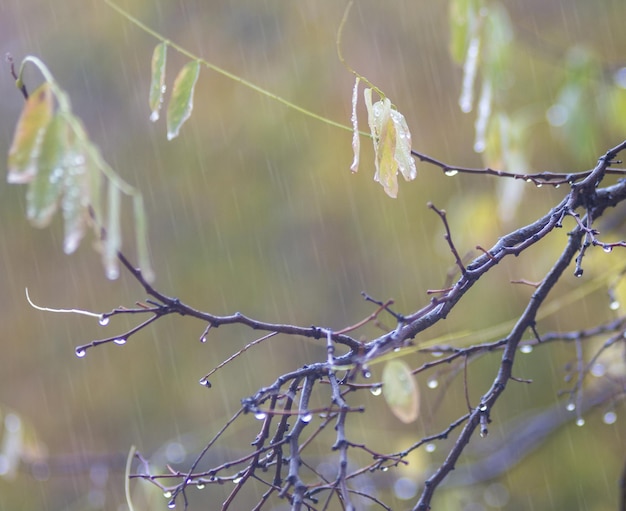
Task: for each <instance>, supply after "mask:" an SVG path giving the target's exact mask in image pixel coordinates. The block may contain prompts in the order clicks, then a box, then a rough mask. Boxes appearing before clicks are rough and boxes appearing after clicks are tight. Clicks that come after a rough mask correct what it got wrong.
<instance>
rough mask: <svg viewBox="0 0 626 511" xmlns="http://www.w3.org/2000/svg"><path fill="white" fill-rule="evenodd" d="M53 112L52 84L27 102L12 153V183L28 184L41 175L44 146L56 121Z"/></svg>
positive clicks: (10, 171) (40, 88) (9, 180)
mask: <svg viewBox="0 0 626 511" xmlns="http://www.w3.org/2000/svg"><path fill="white" fill-rule="evenodd" d="M53 108H54V105H53V101H52V90H51V88H50V84H49V83H48V82H44V83H43V84H41V85H40V86H39V87H38V88H37V89H36V90H35V91H34V92H33V93H32V94H31V95H30V96H29V97H28V99H27V100H26V101H25V102H24V108H22V113H21V114H20V118H19V120H18V121H17V126H16V127H15V133H14V135H13V141H12V143H11V148H10V149H9V160H8V168H9V173H8V176H7V181H8V182H9V183H28V182H30V181H31V180H32V179H33V178H34V177H35V175H36V174H37V160H38V158H39V154H40V150H41V143H42V141H43V137H44V134H45V131H46V129H47V128H48V124H49V123H50V121H51V119H52V112H53Z"/></svg>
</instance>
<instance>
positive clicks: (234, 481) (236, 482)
mask: <svg viewBox="0 0 626 511" xmlns="http://www.w3.org/2000/svg"><path fill="white" fill-rule="evenodd" d="M242 479H243V477H235V479H233V484H239V483H240V482H241V480H242Z"/></svg>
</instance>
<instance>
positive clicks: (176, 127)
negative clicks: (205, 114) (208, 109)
mask: <svg viewBox="0 0 626 511" xmlns="http://www.w3.org/2000/svg"><path fill="white" fill-rule="evenodd" d="M199 74H200V62H198V61H192V62H188V63H187V64H185V66H184V67H183V68H182V69H181V70H180V72H179V73H178V75H177V76H176V80H174V86H173V88H172V95H171V97H170V102H169V104H168V106H167V139H168V140H172V139H173V138H176V137H177V136H178V133H179V131H180V128H181V126H182V125H183V123H184V122H185V121H186V120H187V119H189V116H190V115H191V111H192V109H193V90H194V87H195V86H196V82H197V81H198V75H199Z"/></svg>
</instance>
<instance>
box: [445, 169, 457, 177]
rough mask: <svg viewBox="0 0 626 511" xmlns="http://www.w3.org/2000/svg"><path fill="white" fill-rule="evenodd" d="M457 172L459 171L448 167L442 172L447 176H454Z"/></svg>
mask: <svg viewBox="0 0 626 511" xmlns="http://www.w3.org/2000/svg"><path fill="white" fill-rule="evenodd" d="M458 173H459V171H458V170H456V169H448V170H446V171H445V172H444V174H445V175H446V176H448V177H454V176H456V175H457V174H458Z"/></svg>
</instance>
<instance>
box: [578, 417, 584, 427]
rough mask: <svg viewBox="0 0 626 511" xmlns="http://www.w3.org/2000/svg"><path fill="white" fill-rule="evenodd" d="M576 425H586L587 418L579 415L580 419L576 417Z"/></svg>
mask: <svg viewBox="0 0 626 511" xmlns="http://www.w3.org/2000/svg"><path fill="white" fill-rule="evenodd" d="M576 425H577V426H578V427H581V426H584V425H585V419H583V418H582V417H578V419H576Z"/></svg>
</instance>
